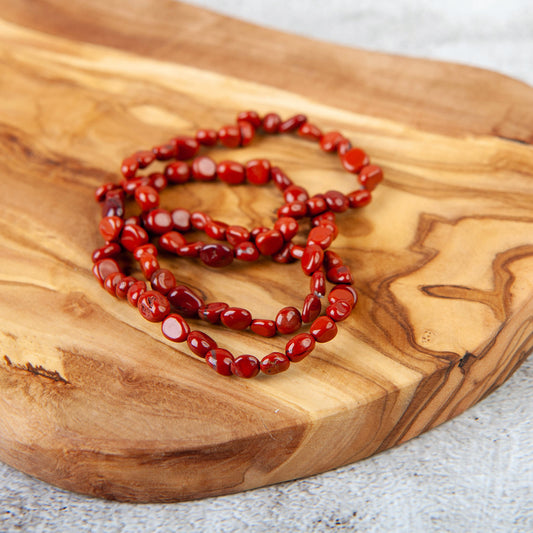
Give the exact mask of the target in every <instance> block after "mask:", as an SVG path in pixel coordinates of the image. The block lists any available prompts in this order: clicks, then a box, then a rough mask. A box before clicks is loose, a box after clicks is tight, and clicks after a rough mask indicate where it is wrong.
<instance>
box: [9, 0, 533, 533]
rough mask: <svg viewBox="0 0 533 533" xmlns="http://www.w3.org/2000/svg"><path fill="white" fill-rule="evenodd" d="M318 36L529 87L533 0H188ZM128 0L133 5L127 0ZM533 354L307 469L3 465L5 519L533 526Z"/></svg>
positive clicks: (33, 525) (381, 527)
mask: <svg viewBox="0 0 533 533" xmlns="http://www.w3.org/2000/svg"><path fill="white" fill-rule="evenodd" d="M190 3H193V4H196V5H199V6H204V7H210V8H212V9H216V10H219V11H221V12H224V13H227V14H230V15H232V16H236V17H239V18H243V19H247V20H250V21H254V22H257V23H259V24H262V25H266V26H271V27H275V28H277V29H282V30H286V31H291V32H294V33H299V34H302V35H306V36H309V37H313V38H316V39H322V40H330V41H334V42H338V43H342V44H347V45H351V46H356V47H361V48H367V49H371V50H379V51H384V52H391V53H398V54H405V55H412V56H420V57H428V58H434V59H442V60H447V61H453V62H459V63H467V64H470V65H475V66H480V67H485V68H489V69H492V70H496V71H499V72H502V73H505V74H508V75H510V76H513V77H516V78H519V79H521V80H523V81H526V82H528V83H529V84H531V85H533V10H531V9H530V2H529V1H528V0H506V2H501V1H499V0H483V1H480V0H462V1H460V0H447V1H446V2H442V3H438V4H437V3H436V2H432V3H429V2H427V3H422V2H419V1H418V0H394V1H379V0H358V1H357V2H353V1H352V0H329V1H328V2H323V3H318V2H312V1H311V0H308V1H306V0H292V1H291V2H288V1H287V0H270V1H268V2H264V1H261V0H225V1H224V2H219V1H217V0H194V1H192V2H190ZM125 8H126V4H125ZM532 406H533V358H531V357H530V359H529V360H528V361H526V363H525V364H524V365H523V366H522V367H521V368H520V369H519V370H518V371H517V372H516V374H515V375H514V376H513V377H512V378H511V379H510V380H509V381H508V382H507V383H506V384H505V385H503V386H502V387H501V388H500V389H499V390H498V391H496V392H495V393H493V394H492V395H491V396H490V397H488V398H487V399H485V400H484V401H482V402H481V403H480V404H478V405H477V406H475V407H473V408H472V409H470V410H469V411H467V412H466V413H464V414H463V415H461V416H459V417H457V418H456V419H454V420H452V421H450V422H447V423H446V424H444V425H442V426H440V427H438V428H436V429H434V430H432V431H430V432H429V433H426V434H424V435H422V436H420V437H418V438H416V439H414V440H412V441H410V442H408V443H406V444H404V445H402V446H400V447H398V448H395V449H393V450H389V451H387V452H384V453H382V454H380V455H378V456H376V457H372V458H370V459H367V460H365V461H361V462H359V463H356V464H354V465H350V466H347V467H344V468H339V469H337V470H335V471H332V472H327V473H325V474H322V475H318V476H314V477H312V478H308V479H304V480H300V481H294V482H287V483H283V484H280V485H276V486H273V487H267V488H263V489H257V490H253V491H249V492H246V493H241V494H235V495H231V496H222V497H218V498H211V499H205V500H201V501H195V502H186V503H178V504H166V505H130V504H121V503H116V502H107V501H101V500H95V499H92V498H87V497H83V496H79V495H75V494H71V493H68V492H65V491H62V490H59V489H56V488H54V487H51V486H49V485H47V484H45V483H42V482H40V481H37V480H35V479H32V478H30V477H28V476H26V475H24V474H21V473H19V472H17V471H15V470H14V469H12V468H10V467H8V466H6V465H3V464H0V531H3V532H4V531H5V532H11V531H42V532H47V531H76V532H78V531H79V532H89V531H91V532H96V531H106V532H108V533H112V532H119V531H127V532H130V531H131V532H137V531H138V532H142V531H150V532H153V531H161V532H167V531H168V532H175V531H192V530H194V531H206V532H218V531H220V532H231V531H254V532H263V531H265V532H266V531H269V532H272V531H291V532H314V531H317V532H320V531H331V530H333V531H359V532H366V531H376V532H382V531H387V532H409V533H413V532H415V533H416V532H424V533H427V532H431V531H450V532H458V531H469V532H470V533H475V532H483V533H487V532H505V533H507V532H510V531H513V532H531V531H533V416H532V415H533V407H532Z"/></svg>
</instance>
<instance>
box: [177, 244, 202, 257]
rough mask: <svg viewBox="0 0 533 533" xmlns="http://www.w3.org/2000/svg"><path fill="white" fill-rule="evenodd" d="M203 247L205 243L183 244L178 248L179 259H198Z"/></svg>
mask: <svg viewBox="0 0 533 533" xmlns="http://www.w3.org/2000/svg"><path fill="white" fill-rule="evenodd" d="M204 246H205V242H203V241H196V242H190V243H189V244H184V245H183V246H180V247H179V248H178V255H179V256H180V257H198V256H199V255H200V252H201V251H202V248H203V247H204Z"/></svg>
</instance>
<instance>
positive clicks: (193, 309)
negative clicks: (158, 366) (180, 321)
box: [167, 285, 204, 318]
mask: <svg viewBox="0 0 533 533" xmlns="http://www.w3.org/2000/svg"><path fill="white" fill-rule="evenodd" d="M167 298H168V299H169V301H170V303H171V304H172V305H173V306H174V308H175V309H176V311H177V312H178V313H179V314H180V315H182V316H184V317H187V318H193V317H196V316H198V310H199V309H200V307H201V306H202V305H204V301H203V299H202V298H201V297H200V296H198V295H197V294H196V293H195V292H194V291H192V290H191V289H189V287H186V286H185V285H177V286H176V287H174V288H173V289H170V291H169V292H168V293H167Z"/></svg>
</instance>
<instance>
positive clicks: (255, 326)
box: [250, 318, 276, 337]
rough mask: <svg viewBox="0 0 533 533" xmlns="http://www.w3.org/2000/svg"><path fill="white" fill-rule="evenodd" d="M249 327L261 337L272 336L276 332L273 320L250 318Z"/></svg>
mask: <svg viewBox="0 0 533 533" xmlns="http://www.w3.org/2000/svg"><path fill="white" fill-rule="evenodd" d="M250 329H251V330H252V331H253V332H254V333H255V334H256V335H261V337H273V336H274V335H275V334H276V323H275V322H274V321H273V320H266V319H263V318H256V319H254V320H252V323H251V324H250Z"/></svg>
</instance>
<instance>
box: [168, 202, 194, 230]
mask: <svg viewBox="0 0 533 533" xmlns="http://www.w3.org/2000/svg"><path fill="white" fill-rule="evenodd" d="M170 216H171V218H172V223H173V224H174V229H175V230H177V231H180V232H181V233H185V232H186V231H189V230H190V229H191V212H190V211H189V210H188V209H182V208H177V209H173V210H172V211H171V212H170Z"/></svg>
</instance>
